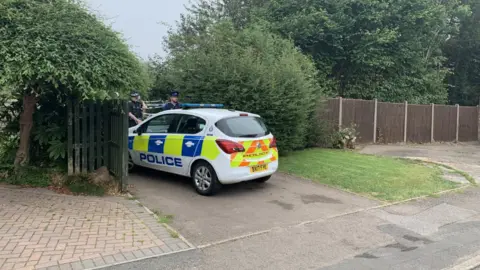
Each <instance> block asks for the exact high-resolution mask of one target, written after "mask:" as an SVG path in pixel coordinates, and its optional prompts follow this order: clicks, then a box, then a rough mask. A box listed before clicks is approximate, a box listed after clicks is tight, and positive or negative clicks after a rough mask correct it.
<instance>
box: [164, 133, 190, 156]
mask: <svg viewBox="0 0 480 270" xmlns="http://www.w3.org/2000/svg"><path fill="white" fill-rule="evenodd" d="M183 137H185V135H179V134H170V135H167V138H166V139H165V146H164V147H163V153H164V154H165V155H172V156H182V143H183Z"/></svg>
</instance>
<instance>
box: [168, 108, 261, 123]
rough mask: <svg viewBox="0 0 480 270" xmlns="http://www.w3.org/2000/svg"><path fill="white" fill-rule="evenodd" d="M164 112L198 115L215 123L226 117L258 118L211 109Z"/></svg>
mask: <svg viewBox="0 0 480 270" xmlns="http://www.w3.org/2000/svg"><path fill="white" fill-rule="evenodd" d="M166 112H168V113H181V114H192V115H198V116H203V117H205V118H208V119H210V120H215V121H217V120H220V119H223V118H228V117H235V116H241V115H244V114H248V115H249V116H254V117H260V116H259V115H258V114H254V113H248V112H242V111H235V110H227V109H213V108H197V109H189V110H182V109H176V110H169V111H166Z"/></svg>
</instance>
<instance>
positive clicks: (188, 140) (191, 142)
mask: <svg viewBox="0 0 480 270" xmlns="http://www.w3.org/2000/svg"><path fill="white" fill-rule="evenodd" d="M203 138H204V137H203V136H188V135H187V136H185V137H184V138H183V143H182V157H198V156H200V153H201V151H200V150H201V149H202V142H203ZM197 149H200V150H197Z"/></svg>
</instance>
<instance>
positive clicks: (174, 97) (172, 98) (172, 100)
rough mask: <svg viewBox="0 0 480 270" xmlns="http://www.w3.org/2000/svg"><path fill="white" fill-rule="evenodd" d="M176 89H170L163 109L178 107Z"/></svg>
mask: <svg viewBox="0 0 480 270" xmlns="http://www.w3.org/2000/svg"><path fill="white" fill-rule="evenodd" d="M178 95H179V93H178V91H172V92H171V93H170V100H169V102H168V103H167V104H165V105H163V110H165V111H166V110H173V109H180V108H181V107H180V103H179V102H178Z"/></svg>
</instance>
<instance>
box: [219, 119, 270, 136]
mask: <svg viewBox="0 0 480 270" xmlns="http://www.w3.org/2000/svg"><path fill="white" fill-rule="evenodd" d="M215 126H217V128H218V129H220V131H221V132H223V133H224V134H225V135H227V136H230V137H236V138H257V137H262V136H265V135H268V134H269V133H270V132H269V131H268V129H267V127H266V126H265V123H263V120H262V119H261V118H259V117H253V116H239V117H232V118H225V119H222V120H220V121H218V122H217V123H216V124H215Z"/></svg>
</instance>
